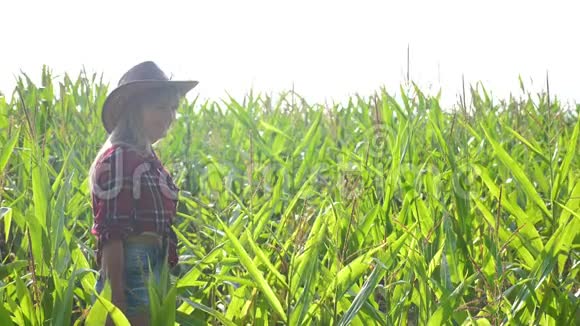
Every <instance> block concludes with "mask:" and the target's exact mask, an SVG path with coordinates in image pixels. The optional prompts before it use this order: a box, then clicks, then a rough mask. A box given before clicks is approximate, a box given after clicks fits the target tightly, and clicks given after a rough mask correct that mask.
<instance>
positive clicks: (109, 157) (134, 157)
mask: <svg viewBox="0 0 580 326" xmlns="http://www.w3.org/2000/svg"><path fill="white" fill-rule="evenodd" d="M151 159H152V156H151V155H148V154H145V153H143V152H141V151H139V150H137V149H135V148H134V147H131V146H129V145H125V144H114V145H111V146H110V147H109V148H107V149H106V150H104V151H103V152H102V154H101V155H100V157H99V158H98V160H97V167H102V166H111V165H113V166H116V167H120V166H122V167H123V168H124V169H127V170H128V171H133V170H135V168H137V167H138V166H139V165H141V164H144V163H147V162H149V161H150V160H151Z"/></svg>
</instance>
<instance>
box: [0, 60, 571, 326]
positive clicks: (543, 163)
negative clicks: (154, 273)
mask: <svg viewBox="0 0 580 326" xmlns="http://www.w3.org/2000/svg"><path fill="white" fill-rule="evenodd" d="M75 78H76V79H75ZM2 91H3V92H4V95H3V96H2V95H0V206H1V208H0V262H1V265H0V297H1V298H2V300H1V304H0V325H13V324H14V325H33V326H36V325H83V324H86V325H103V323H104V320H105V318H106V315H107V314H111V316H112V317H113V319H114V320H115V322H116V324H117V325H128V322H127V319H126V318H125V316H124V315H123V314H122V313H121V312H120V310H117V309H116V308H115V307H114V306H113V305H112V304H111V303H110V301H109V299H110V292H109V293H107V291H105V292H104V293H101V294H97V293H95V291H94V290H93V289H94V284H95V282H96V276H97V273H98V271H97V270H95V268H96V263H95V257H94V251H93V250H94V249H95V239H94V237H93V236H92V235H91V233H90V227H91V225H92V215H91V210H90V209H91V207H90V197H89V188H88V180H87V174H88V169H89V166H90V163H91V162H92V160H93V159H94V156H95V155H96V153H97V151H98V149H99V148H100V146H101V145H102V143H103V142H104V141H105V138H106V133H105V131H104V129H103V127H102V126H101V122H100V108H101V106H102V104H103V102H104V100H105V98H106V95H107V92H108V87H107V85H104V84H103V83H102V80H101V79H100V78H99V77H98V76H97V75H88V74H86V73H84V72H81V73H80V74H79V75H78V76H76V77H71V76H70V75H65V76H64V77H62V78H59V79H58V80H57V79H56V78H54V77H53V76H51V73H50V70H49V69H48V68H44V69H43V71H42V76H41V83H40V84H38V85H35V84H34V83H33V82H32V81H31V79H30V78H29V77H28V76H27V75H25V74H22V75H21V76H20V77H19V80H18V84H17V86H16V88H15V89H14V90H13V91H11V92H10V91H9V90H2ZM394 91H395V92H394V93H389V92H388V91H387V90H385V89H380V90H379V91H377V92H376V93H375V94H373V95H371V96H367V97H362V96H354V97H351V98H350V100H349V101H348V102H347V103H342V104H332V105H326V104H325V105H320V104H311V103H307V101H306V100H304V99H303V98H301V97H300V96H299V95H298V94H295V93H294V92H286V93H282V94H280V96H276V97H275V98H274V97H270V96H268V95H263V94H260V95H255V94H252V93H250V94H248V95H246V96H245V97H243V98H241V99H235V98H231V97H230V98H227V99H224V100H216V101H210V100H208V101H205V102H203V103H202V102H201V101H199V100H194V101H187V100H185V101H184V102H183V103H182V104H181V106H180V108H179V110H178V117H177V120H176V122H175V123H174V125H173V127H172V129H171V131H170V132H169V135H168V137H166V138H165V139H163V140H162V141H161V142H160V143H159V144H157V152H158V154H159V155H160V157H161V160H162V161H163V162H164V163H165V164H166V167H167V168H168V170H169V171H171V173H172V174H173V176H174V178H175V181H176V184H177V185H178V186H179V187H180V188H181V190H182V191H181V193H180V198H179V205H178V216H177V222H176V224H175V225H174V228H175V231H176V233H177V235H178V238H179V255H180V263H179V265H178V267H179V268H177V269H176V270H173V271H171V274H170V275H169V276H168V277H169V278H170V280H171V282H170V285H169V286H166V287H162V286H155V285H153V284H151V286H150V289H149V293H150V296H151V300H152V302H153V303H154V304H152V305H151V318H152V321H153V323H152V324H153V325H173V324H180V325H443V324H445V325H578V324H580V306H579V305H580V286H579V283H580V279H579V276H578V272H579V271H580V265H579V264H580V257H579V253H580V251H579V247H580V241H579V240H580V236H579V235H580V160H579V157H580V146H579V133H580V122H579V119H578V114H579V112H580V105H577V106H575V107H569V106H565V105H563V104H561V103H560V102H559V101H558V99H557V97H556V96H553V95H551V94H549V93H541V94H530V93H528V92H527V91H526V89H525V87H524V85H523V84H522V85H521V89H520V90H519V94H520V95H518V96H513V97H512V98H509V99H507V100H500V99H496V98H493V97H492V96H491V95H490V93H489V92H488V91H487V90H486V89H485V88H484V87H483V86H482V85H481V84H477V85H475V86H473V87H472V88H471V89H470V91H469V92H468V93H469V94H468V95H469V96H468V97H469V98H467V96H465V94H463V95H462V97H461V100H460V101H459V103H458V104H457V105H456V106H455V107H454V109H453V110H451V108H441V107H440V106H439V96H437V95H425V94H424V93H422V92H421V90H420V89H418V87H416V86H415V85H414V84H412V83H411V84H406V85H404V86H402V87H401V88H400V89H398V90H394ZM394 94H396V95H394Z"/></svg>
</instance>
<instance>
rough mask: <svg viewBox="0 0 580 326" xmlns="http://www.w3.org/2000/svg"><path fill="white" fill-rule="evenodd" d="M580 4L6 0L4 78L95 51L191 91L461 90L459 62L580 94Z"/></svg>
mask: <svg viewBox="0 0 580 326" xmlns="http://www.w3.org/2000/svg"><path fill="white" fill-rule="evenodd" d="M579 13H580V10H579V8H578V7H577V5H575V4H574V2H573V1H496V0H492V1H450V0H446V1H364V0H359V1H314V0H310V1H296V0H294V1H257V0H256V1H219V0H218V1H216V0H212V1H210V0H205V1H172V0H157V1H151V2H148V1H143V0H141V1H129V0H123V1H121V0H116V1H112V0H101V1H90V2H89V1H64V0H50V1H43V0H40V1H26V0H20V1H15V0H2V4H1V5H0V31H2V32H1V34H0V35H1V38H0V42H1V43H0V44H1V45H0V49H1V55H0V90H1V91H2V92H4V93H8V94H10V93H11V91H12V88H13V86H14V84H15V82H14V80H15V76H16V75H17V74H18V73H19V71H20V70H22V71H24V72H26V73H27V74H29V75H31V76H32V77H34V79H35V80H38V79H39V77H40V72H41V67H42V64H47V65H49V67H51V68H52V70H53V72H54V73H55V74H62V73H63V72H65V71H66V72H68V73H70V74H72V75H76V74H77V73H78V72H79V71H80V69H81V68H82V67H83V65H84V66H85V67H86V68H87V70H88V71H89V72H99V73H100V72H104V77H105V80H106V81H109V82H111V84H112V85H116V83H117V80H118V79H119V77H120V76H121V75H122V74H123V72H124V71H126V70H127V69H128V68H130V67H131V66H133V65H134V64H136V63H138V62H141V61H144V60H154V61H156V62H157V63H158V64H159V66H160V67H161V68H162V69H163V70H165V71H166V72H167V73H168V74H171V73H173V75H174V79H181V78H191V79H195V80H199V81H200V84H199V86H198V87H197V88H196V89H195V90H194V91H192V92H191V93H190V95H191V96H196V95H200V97H201V98H210V99H218V98H224V97H225V96H226V91H227V92H229V93H230V94H232V95H234V96H236V97H237V96H242V95H244V94H245V93H246V92H247V91H248V90H249V89H250V88H254V90H256V91H266V92H272V93H273V94H277V93H278V92H279V91H282V90H288V89H290V88H291V87H292V85H293V84H294V87H295V89H296V91H297V92H298V93H299V94H302V95H303V96H305V97H306V98H307V99H309V100H311V101H324V100H329V101H330V100H338V101H340V100H343V99H344V98H346V96H348V95H352V94H354V93H357V92H358V93H360V94H362V95H369V94H371V93H372V92H374V91H375V90H378V89H379V87H380V86H381V85H384V86H386V87H387V89H388V90H389V91H390V92H393V93H394V92H398V86H399V84H400V83H402V82H403V81H404V79H405V75H406V65H407V64H406V61H407V54H406V51H407V44H409V45H410V49H411V56H410V59H411V69H410V75H411V79H412V80H414V81H416V82H417V83H418V84H419V85H421V86H422V87H423V88H425V89H427V88H428V87H432V89H434V90H437V89H439V87H441V88H442V89H443V95H444V100H445V102H447V103H451V102H455V99H456V94H457V93H458V92H459V91H460V87H461V75H462V74H464V75H465V79H466V82H471V83H473V82H475V81H478V80H480V81H483V83H484V85H485V86H486V88H488V89H491V90H492V91H493V94H494V95H496V96H507V95H509V93H510V91H511V92H513V93H515V94H520V91H519V83H518V75H519V74H521V75H522V77H523V78H524V81H525V82H526V85H528V86H531V85H532V84H531V82H530V80H533V85H534V88H533V89H534V90H539V89H541V88H544V87H545V75H546V71H549V75H550V91H551V92H552V93H553V94H556V95H558V96H560V97H561V98H562V99H564V100H571V101H577V102H580V48H579V45H578V44H579V42H578V40H579V37H580V33H579V32H580V25H579V23H578V20H579V16H578V14H579Z"/></svg>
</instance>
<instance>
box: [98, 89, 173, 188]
mask: <svg viewBox="0 0 580 326" xmlns="http://www.w3.org/2000/svg"><path fill="white" fill-rule="evenodd" d="M177 96H179V94H178V93H177V90H176V89H174V88H159V89H153V90H149V91H147V92H142V93H139V94H135V95H134V96H132V97H131V100H128V101H126V103H125V106H126V108H125V109H124V110H123V112H122V113H121V116H120V118H119V122H118V123H117V124H116V125H115V128H114V129H113V131H112V132H111V134H109V136H108V137H107V140H106V141H105V142H104V143H103V146H101V148H100V149H99V151H98V153H97V155H96V156H95V159H94V160H93V163H92V164H91V167H90V169H89V189H91V190H92V189H93V181H95V180H93V178H94V173H95V168H96V165H97V163H98V161H99V159H100V157H101V156H102V155H103V153H104V152H105V151H107V150H108V149H109V148H111V146H115V145H123V146H126V147H128V148H129V149H131V150H134V151H137V152H138V153H140V154H143V155H148V154H150V153H151V150H152V149H151V146H152V144H151V142H150V141H149V139H147V136H146V135H145V128H144V126H143V112H144V110H145V104H147V103H152V102H154V101H160V102H162V101H167V100H169V99H170V98H175V97H177Z"/></svg>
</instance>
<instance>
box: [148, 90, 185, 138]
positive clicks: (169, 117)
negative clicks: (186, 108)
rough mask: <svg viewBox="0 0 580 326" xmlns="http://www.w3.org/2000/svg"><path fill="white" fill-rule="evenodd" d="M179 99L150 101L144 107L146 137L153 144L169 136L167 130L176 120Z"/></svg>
mask: <svg viewBox="0 0 580 326" xmlns="http://www.w3.org/2000/svg"><path fill="white" fill-rule="evenodd" d="M178 104H179V98H170V99H157V100H154V101H149V102H147V103H145V104H144V107H143V127H144V128H145V136H147V138H149V141H150V142H151V143H152V144H153V143H155V142H156V141H158V140H159V139H161V138H163V137H165V135H167V130H168V129H169V127H170V126H171V123H172V122H173V120H175V112H176V111H177V106H178Z"/></svg>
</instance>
